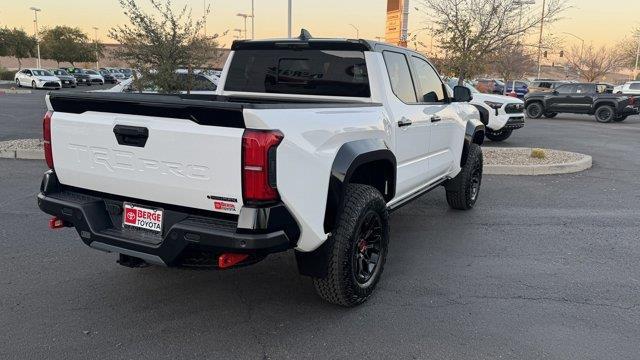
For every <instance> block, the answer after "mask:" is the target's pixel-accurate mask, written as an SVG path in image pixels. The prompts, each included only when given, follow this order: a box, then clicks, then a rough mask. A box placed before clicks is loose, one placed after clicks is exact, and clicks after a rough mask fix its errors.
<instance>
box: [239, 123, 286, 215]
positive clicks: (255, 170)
mask: <svg viewBox="0 0 640 360" xmlns="http://www.w3.org/2000/svg"><path fill="white" fill-rule="evenodd" d="M283 137H284V136H283V135H282V133H281V132H280V131H277V130H276V131H262V130H245V132H244V134H243V135H242V196H243V198H244V202H245V203H247V204H251V203H254V204H255V203H264V202H272V201H277V200H278V199H279V194H278V190H277V188H276V148H277V147H278V145H279V144H280V142H281V141H282V138H283Z"/></svg>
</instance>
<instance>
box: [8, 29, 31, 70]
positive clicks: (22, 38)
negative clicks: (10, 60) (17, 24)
mask: <svg viewBox="0 0 640 360" xmlns="http://www.w3.org/2000/svg"><path fill="white" fill-rule="evenodd" d="M35 53H36V39H35V37H33V36H29V35H28V34H27V33H26V32H24V30H22V29H15V28H14V29H13V30H9V29H7V28H5V29H2V30H0V55H4V56H13V57H15V58H16V59H17V60H18V67H19V68H22V59H25V58H29V57H33V56H34V55H35Z"/></svg>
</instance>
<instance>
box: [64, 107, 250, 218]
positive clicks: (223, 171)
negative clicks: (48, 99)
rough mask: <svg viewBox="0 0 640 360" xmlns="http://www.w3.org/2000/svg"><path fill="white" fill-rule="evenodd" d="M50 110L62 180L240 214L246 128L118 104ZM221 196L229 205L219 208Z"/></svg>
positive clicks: (92, 187)
mask: <svg viewBox="0 0 640 360" xmlns="http://www.w3.org/2000/svg"><path fill="white" fill-rule="evenodd" d="M67 107H68V106H67ZM53 108H54V113H53V117H52V120H51V135H52V149H53V159H54V163H55V170H56V173H57V175H58V178H59V180H60V183H61V184H63V185H68V186H73V187H78V188H83V189H89V190H94V191H99V192H103V193H108V194H114V195H119V196H124V197H129V198H133V199H140V200H144V201H149V202H154V203H160V204H163V203H166V204H171V205H178V206H185V207H190V208H196V209H203V210H211V211H220V212H225V213H234V214H237V213H239V210H240V208H241V206H242V188H241V184H242V181H241V169H240V168H241V156H242V134H243V131H244V129H243V128H241V127H227V126H215V125H211V124H206V125H203V124H201V123H198V122H197V121H191V120H189V119H185V118H177V117H159V116H157V115H155V114H154V116H147V115H135V114H126V113H116V112H118V108H117V107H114V109H113V111H114V112H113V113H111V112H105V111H104V109H101V110H99V111H91V109H90V108H87V109H82V111H81V112H78V113H74V112H72V111H69V112H65V111H64V110H66V108H65V106H61V108H62V110H63V111H58V110H57V109H56V105H55V104H53ZM167 113H170V111H169V110H167ZM145 133H146V134H147V135H148V136H147V137H146V142H145V141H143V138H144V137H145ZM216 201H224V202H225V206H223V207H222V208H220V207H218V208H217V209H216V206H215V205H214V203H215V202H216ZM229 204H232V205H233V206H229Z"/></svg>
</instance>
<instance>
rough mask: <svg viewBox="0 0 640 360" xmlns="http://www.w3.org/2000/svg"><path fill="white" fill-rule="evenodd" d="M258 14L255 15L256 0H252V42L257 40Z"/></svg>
mask: <svg viewBox="0 0 640 360" xmlns="http://www.w3.org/2000/svg"><path fill="white" fill-rule="evenodd" d="M255 19H256V13H255V6H254V0H251V40H253V39H255V38H256V22H255Z"/></svg>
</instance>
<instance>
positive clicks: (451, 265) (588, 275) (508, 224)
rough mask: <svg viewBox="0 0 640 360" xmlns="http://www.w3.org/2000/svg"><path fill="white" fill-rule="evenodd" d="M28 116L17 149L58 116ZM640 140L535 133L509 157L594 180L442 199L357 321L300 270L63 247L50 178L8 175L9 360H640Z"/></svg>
mask: <svg viewBox="0 0 640 360" xmlns="http://www.w3.org/2000/svg"><path fill="white" fill-rule="evenodd" d="M83 90H84V89H83ZM36 94H38V95H40V96H42V93H41V92H39V91H38V92H36ZM32 95H33V94H32ZM14 96H16V98H14ZM16 99H18V98H17V95H11V96H10V95H5V96H4V97H0V109H2V110H1V111H0V112H1V113H2V114H0V121H1V122H0V129H2V130H3V131H2V132H0V140H2V139H3V138H2V137H5V138H8V137H11V136H14V137H15V136H16V135H15V134H18V133H19V134H22V133H21V132H20V131H24V135H25V136H24V137H34V136H35V137H39V136H40V118H41V116H42V114H41V113H42V111H43V108H41V107H42V103H41V102H39V101H41V99H40V100H39V99H38V97H37V96H35V95H33V96H24V97H23V98H20V100H16ZM23 101H24V102H25V103H29V104H31V105H30V106H32V107H33V109H31V110H29V111H33V116H34V117H35V118H34V119H33V124H31V121H32V120H31V119H30V118H28V117H27V116H24V117H23V116H19V118H20V119H23V120H22V121H24V123H21V124H20V126H16V129H15V130H11V129H12V128H11V127H9V128H8V129H9V131H13V133H11V134H8V133H5V131H4V129H5V126H6V124H8V123H11V122H12V121H13V122H16V121H17V117H16V118H15V119H14V118H13V117H11V116H7V115H6V113H7V111H5V109H8V108H7V107H5V106H6V104H9V103H20V102H23ZM12 106H13V105H12ZM39 107H40V108H39ZM36 110H37V111H36ZM12 114H16V113H15V112H14V113H12ZM12 116H13V115H12ZM15 116H17V115H15ZM29 116H31V115H29ZM27 122H28V124H27ZM23 127H24V129H27V130H17V129H18V128H23ZM31 127H33V129H31ZM12 134H13V135H12ZM639 138H640V117H638V116H636V117H632V118H629V119H628V120H627V121H625V122H624V123H620V124H598V123H596V122H595V120H593V118H592V117H586V116H585V117H579V116H578V117H575V116H574V117H559V118H557V119H554V120H532V121H529V122H528V125H527V127H526V128H524V129H522V130H520V131H518V132H517V133H516V134H515V135H514V136H513V137H512V138H511V139H509V140H508V141H507V143H505V144H504V145H503V146H537V147H549V148H555V149H560V150H570V151H578V152H584V153H588V154H590V155H592V156H593V159H594V167H593V169H591V170H589V171H586V172H583V173H578V174H573V175H561V176H542V177H508V176H486V177H485V179H484V183H483V189H482V193H481V199H480V200H479V203H478V205H477V207H476V208H475V209H474V210H473V211H471V212H455V211H451V210H449V209H448V207H447V205H446V201H445V199H444V191H443V190H441V189H439V190H436V191H434V192H432V193H430V194H428V195H426V196H424V197H423V198H421V199H420V200H418V201H416V202H414V203H412V204H410V205H408V206H406V207H404V208H402V209H401V210H400V211H398V212H396V213H395V214H394V215H393V217H392V221H391V226H392V236H391V239H392V241H391V245H390V246H391V247H390V255H389V259H388V261H387V265H386V268H385V274H384V276H383V278H382V280H381V282H380V284H379V287H378V289H377V292H376V294H375V295H374V296H373V297H372V298H371V299H370V301H369V302H367V303H366V304H364V305H363V306H360V307H358V308H354V309H343V308H338V307H335V306H332V305H328V304H326V303H324V302H322V301H321V300H320V299H319V298H317V297H316V295H315V293H314V290H313V285H312V283H311V281H310V280H309V279H306V278H302V277H299V276H298V274H297V270H296V266H295V261H294V257H293V254H292V253H285V254H279V255H275V256H271V257H269V258H268V259H267V260H266V261H263V262H261V263H259V264H257V265H256V266H253V267H248V268H242V269H238V270H232V271H222V272H208V271H189V270H181V269H166V268H160V267H149V268H144V269H135V270H134V269H128V268H124V267H121V266H119V265H117V264H116V262H115V261H116V256H115V255H113V254H104V253H101V252H97V251H95V250H93V249H90V248H88V247H86V246H85V245H84V244H82V243H81V241H80V239H79V237H78V235H77V234H76V233H75V232H74V231H73V230H69V229H65V230H59V231H53V232H52V231H50V230H48V228H47V220H48V217H47V216H46V215H45V214H43V213H41V212H40V211H39V210H38V209H37V206H36V202H35V195H36V193H37V191H38V186H39V183H40V179H41V174H42V173H43V171H44V170H45V166H44V164H43V163H42V162H39V161H18V160H0V205H2V206H1V207H0V250H1V251H0V274H2V276H1V277H0V324H2V325H3V328H4V331H2V332H0V358H2V359H27V358H30V359H32V358H33V359H35V358H56V359H75V358H80V359H86V358H108V359H159V358H169V359H175V358H198V359H305V358H309V359H325V358H326V359H343V358H344V359H346V358H350V359H364V358H368V359H396V358H397V359H430V358H435V359H497V358H505V359H541V358H544V359H637V358H638V353H639V351H640V345H639V344H638V339H640V306H639V305H640V299H639V297H638V293H639V292H640V263H639V261H638V259H639V258H640V241H638V240H639V239H640V227H639V226H640V224H639V222H638V214H639V213H640V186H638V185H639V184H640V182H639V181H638V178H639V177H640V157H639V156H638V153H639V150H640V143H639V142H638V139H639ZM488 145H492V144H491V143H490V142H489V143H488Z"/></svg>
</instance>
